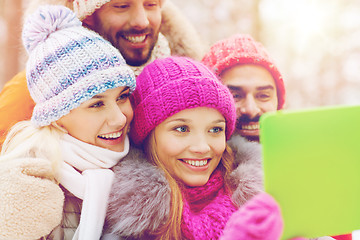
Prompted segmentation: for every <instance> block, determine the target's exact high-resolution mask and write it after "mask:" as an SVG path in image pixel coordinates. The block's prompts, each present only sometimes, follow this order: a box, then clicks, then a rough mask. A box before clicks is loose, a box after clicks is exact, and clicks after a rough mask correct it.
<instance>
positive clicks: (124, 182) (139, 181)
mask: <svg viewBox="0 0 360 240" xmlns="http://www.w3.org/2000/svg"><path fill="white" fill-rule="evenodd" d="M229 143H230V144H231V145H232V148H233V150H234V152H235V158H236V164H237V165H238V166H237V168H236V169H235V170H234V171H233V172H232V173H231V176H230V177H231V184H232V185H233V187H235V190H234V192H233V196H232V199H233V202H234V203H235V204H236V205H237V206H238V207H240V206H242V205H243V204H244V203H245V202H246V201H247V200H249V199H250V198H251V197H253V196H254V195H255V194H257V193H258V192H260V191H261V190H262V166H261V146H260V144H259V143H252V142H248V141H247V140H245V139H244V138H242V137H238V136H234V137H232V138H231V139H230V141H229ZM114 172H115V180H114V183H113V189H112V192H111V194H110V200H109V209H108V214H107V223H106V229H105V232H113V233H114V235H117V236H122V237H127V236H131V237H135V238H143V237H144V233H146V231H149V230H150V231H151V230H155V229H157V228H158V226H160V225H161V224H162V223H164V222H165V221H166V219H167V216H168V214H169V209H170V187H169V186H168V184H167V180H166V178H165V177H164V175H163V173H162V172H161V170H159V169H158V168H156V167H155V166H153V165H152V164H150V163H148V162H147V161H146V160H145V156H144V154H143V152H142V150H140V149H137V148H131V149H130V153H129V154H128V155H127V156H126V157H125V158H124V159H123V161H121V162H120V163H119V164H118V166H117V167H115V168H114Z"/></svg>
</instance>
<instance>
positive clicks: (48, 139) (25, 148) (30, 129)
mask: <svg viewBox="0 0 360 240" xmlns="http://www.w3.org/2000/svg"><path fill="white" fill-rule="evenodd" d="M62 134H63V133H62V131H61V130H59V129H58V128H57V127H56V126H53V125H49V126H45V127H40V128H36V127H34V126H33V125H32V123H31V122H30V121H22V122H18V123H17V124H15V125H14V126H13V127H12V128H11V130H10V131H9V133H8V134H7V136H6V139H5V142H4V144H3V146H2V149H1V153H0V161H1V162H2V161H10V160H12V159H16V158H43V159H46V160H48V161H50V162H51V166H52V170H53V175H54V176H55V173H56V171H57V169H58V165H59V163H60V161H61V151H60V137H61V135H62Z"/></svg>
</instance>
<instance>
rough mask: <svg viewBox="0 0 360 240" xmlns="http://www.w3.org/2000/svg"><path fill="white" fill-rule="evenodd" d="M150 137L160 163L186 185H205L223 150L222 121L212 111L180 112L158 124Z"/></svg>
mask: <svg viewBox="0 0 360 240" xmlns="http://www.w3.org/2000/svg"><path fill="white" fill-rule="evenodd" d="M154 134H155V142H156V143H155V151H156V152H157V155H158V158H159V160H160V162H162V163H163V164H164V166H165V168H166V169H167V170H168V171H169V173H170V174H171V175H172V176H173V177H174V178H175V179H178V180H180V181H182V182H183V183H184V184H185V185H188V186H202V185H204V184H206V183H207V182H208V180H209V178H210V175H211V174H212V173H213V171H214V170H215V169H216V168H217V166H218V165H219V163H220V160H221V157H222V154H223V153H224V151H225V147H226V137H225V119H224V117H223V116H222V115H221V114H220V113H219V112H218V111H217V110H215V109H213V108H207V107H198V108H192V109H186V110H182V111H180V112H178V113H176V114H174V115H172V116H171V117H169V118H167V119H166V120H165V121H163V122H162V123H160V124H159V125H158V126H157V127H156V128H155V130H154Z"/></svg>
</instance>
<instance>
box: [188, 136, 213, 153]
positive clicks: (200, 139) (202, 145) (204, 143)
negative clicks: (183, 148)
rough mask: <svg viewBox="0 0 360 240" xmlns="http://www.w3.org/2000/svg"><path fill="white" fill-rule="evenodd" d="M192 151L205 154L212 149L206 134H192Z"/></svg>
mask: <svg viewBox="0 0 360 240" xmlns="http://www.w3.org/2000/svg"><path fill="white" fill-rule="evenodd" d="M189 149H190V151H191V152H193V153H198V154H204V153H207V152H209V151H210V145H209V142H208V139H207V138H206V136H205V134H201V133H199V134H196V135H195V134H194V135H192V141H191V145H190V148H189Z"/></svg>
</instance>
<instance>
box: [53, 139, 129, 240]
mask: <svg viewBox="0 0 360 240" xmlns="http://www.w3.org/2000/svg"><path fill="white" fill-rule="evenodd" d="M61 148H62V149H61V150H62V157H63V160H64V161H63V162H62V165H61V167H60V171H59V176H58V178H57V180H58V181H59V183H60V184H61V185H63V186H64V187H65V188H66V189H67V190H68V191H69V192H71V193H72V194H74V195H75V196H76V197H78V198H80V199H82V200H83V205H82V209H81V217H80V224H79V226H78V228H77V229H76V232H75V235H74V237H73V240H75V239H80V240H91V239H94V240H95V239H96V240H98V239H100V237H101V233H102V229H103V225H104V221H105V215H106V210H107V203H108V197H109V193H110V189H111V184H112V181H113V177H114V173H113V171H112V170H111V169H109V168H111V167H113V166H115V165H116V164H117V163H118V162H119V161H120V160H121V159H122V158H123V157H125V156H126V155H127V154H128V152H129V139H128V136H126V137H125V142H124V151H123V152H115V151H111V150H108V149H105V148H101V147H97V146H94V145H91V144H88V143H85V142H82V141H80V140H78V139H76V138H74V137H72V136H70V135H68V134H65V135H64V136H63V138H62V140H61Z"/></svg>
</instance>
